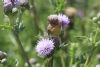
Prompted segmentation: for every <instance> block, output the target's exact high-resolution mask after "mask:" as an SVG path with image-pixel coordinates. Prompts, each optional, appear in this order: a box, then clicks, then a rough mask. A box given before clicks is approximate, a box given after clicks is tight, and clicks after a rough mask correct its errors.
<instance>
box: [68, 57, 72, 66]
mask: <svg viewBox="0 0 100 67" xmlns="http://www.w3.org/2000/svg"><path fill="white" fill-rule="evenodd" d="M72 65H73V57H71V59H70V63H69V67H72Z"/></svg>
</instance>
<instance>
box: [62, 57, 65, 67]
mask: <svg viewBox="0 0 100 67" xmlns="http://www.w3.org/2000/svg"><path fill="white" fill-rule="evenodd" d="M61 63H62V67H66V64H65V60H64V57H63V56H61Z"/></svg>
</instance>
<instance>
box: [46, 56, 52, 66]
mask: <svg viewBox="0 0 100 67" xmlns="http://www.w3.org/2000/svg"><path fill="white" fill-rule="evenodd" d="M46 67H53V56H51V57H50V58H48V63H47V66H46Z"/></svg>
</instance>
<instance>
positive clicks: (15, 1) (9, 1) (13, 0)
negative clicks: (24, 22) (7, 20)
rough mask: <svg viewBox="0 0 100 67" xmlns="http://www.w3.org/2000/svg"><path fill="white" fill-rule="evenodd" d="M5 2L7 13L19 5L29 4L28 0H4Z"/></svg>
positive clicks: (25, 5)
mask: <svg viewBox="0 0 100 67" xmlns="http://www.w3.org/2000/svg"><path fill="white" fill-rule="evenodd" d="M3 3H4V11H5V13H8V12H12V9H13V8H17V7H18V6H24V7H27V6H29V5H28V0H3Z"/></svg>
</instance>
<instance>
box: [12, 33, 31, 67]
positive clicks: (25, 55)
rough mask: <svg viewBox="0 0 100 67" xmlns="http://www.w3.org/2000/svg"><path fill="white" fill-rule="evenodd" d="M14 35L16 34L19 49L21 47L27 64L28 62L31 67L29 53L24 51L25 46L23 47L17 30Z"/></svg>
mask: <svg viewBox="0 0 100 67" xmlns="http://www.w3.org/2000/svg"><path fill="white" fill-rule="evenodd" d="M13 35H14V37H15V40H16V41H17V44H18V46H19V49H20V51H21V54H22V56H23V57H24V59H25V61H26V62H27V64H28V67H31V64H30V62H29V59H28V56H27V53H26V52H25V51H24V48H23V46H22V43H21V41H20V39H19V35H18V34H16V32H13Z"/></svg>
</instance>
